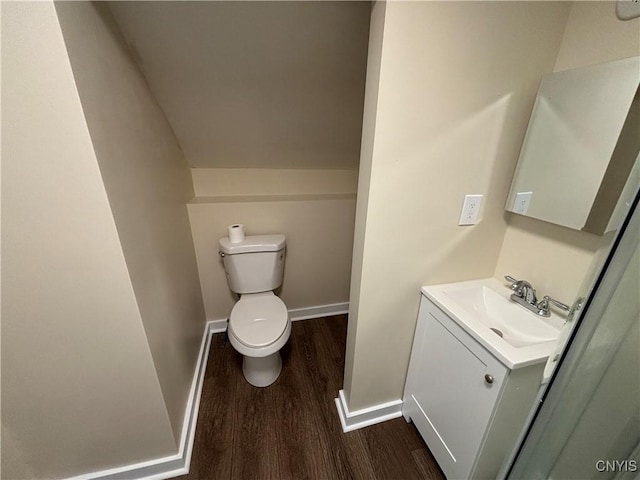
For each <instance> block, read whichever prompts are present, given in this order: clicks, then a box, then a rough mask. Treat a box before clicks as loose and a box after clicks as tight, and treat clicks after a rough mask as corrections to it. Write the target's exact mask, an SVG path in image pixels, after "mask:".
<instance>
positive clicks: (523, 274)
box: [495, 2, 640, 304]
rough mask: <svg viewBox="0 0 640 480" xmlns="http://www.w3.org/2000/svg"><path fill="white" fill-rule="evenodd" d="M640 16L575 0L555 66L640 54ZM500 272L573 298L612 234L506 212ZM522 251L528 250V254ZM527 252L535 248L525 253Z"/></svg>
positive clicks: (563, 67) (542, 290)
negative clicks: (621, 17)
mask: <svg viewBox="0 0 640 480" xmlns="http://www.w3.org/2000/svg"><path fill="white" fill-rule="evenodd" d="M638 38H640V18H636V19H634V20H629V21H625V22H623V21H620V20H618V19H617V18H616V14H615V3H613V2H573V4H572V6H571V11H570V14H569V18H568V21H567V26H566V29H565V32H564V36H563V38H562V44H561V46H560V50H559V52H558V57H557V59H556V62H555V67H554V71H562V70H567V69H570V68H577V67H583V66H586V65H594V64H597V63H603V62H608V61H613V60H619V59H622V58H627V57H631V56H635V55H640V42H639V41H638ZM507 216H508V219H509V220H508V221H509V225H508V227H507V231H506V233H505V237H504V242H503V247H502V250H501V252H500V257H499V258H498V262H497V265H496V271H495V276H496V278H502V276H503V275H505V274H510V275H513V276H515V277H516V278H526V279H527V280H529V281H530V282H532V283H533V285H534V286H535V287H536V288H537V289H538V293H539V294H544V295H550V296H551V297H553V298H557V299H558V300H560V301H562V302H564V303H568V304H571V303H573V301H574V300H575V299H576V296H577V295H578V292H579V291H580V290H581V289H580V287H581V285H582V283H583V280H584V278H585V275H586V274H587V272H589V271H590V270H591V267H590V266H591V262H592V261H593V258H594V254H595V253H596V251H597V250H598V248H599V247H600V245H601V244H602V243H604V244H607V245H608V237H607V238H606V239H603V238H602V237H598V236H595V235H593V234H590V233H586V232H579V231H574V230H570V229H568V228H564V227H560V226H557V225H553V224H550V223H545V222H541V221H539V220H535V219H531V218H527V217H523V216H521V215H516V214H510V213H508V214H507ZM523 252H525V253H524V254H523ZM526 252H531V253H530V254H529V253H526Z"/></svg>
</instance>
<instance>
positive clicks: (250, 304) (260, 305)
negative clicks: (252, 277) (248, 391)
mask: <svg viewBox="0 0 640 480" xmlns="http://www.w3.org/2000/svg"><path fill="white" fill-rule="evenodd" d="M227 332H228V335H229V342H230V343H231V345H232V346H233V348H235V349H236V350H237V351H238V353H240V354H242V355H243V359H242V373H243V374H244V377H245V379H246V380H247V382H249V383H250V384H251V385H253V386H255V387H267V386H269V385H271V384H272V383H273V382H275V381H276V380H277V378H278V376H279V375H280V372H281V370H282V358H281V356H280V349H281V348H282V347H283V346H284V345H285V343H287V340H289V336H290V335H291V320H289V314H288V312H287V307H286V305H285V304H284V302H283V301H282V300H280V298H278V297H277V296H276V295H274V293H273V292H262V293H250V294H245V295H242V296H241V297H240V300H239V301H238V302H237V303H236V304H235V305H234V307H233V310H231V316H230V318H229V328H228V330H227Z"/></svg>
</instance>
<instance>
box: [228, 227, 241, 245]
mask: <svg viewBox="0 0 640 480" xmlns="http://www.w3.org/2000/svg"><path fill="white" fill-rule="evenodd" d="M243 240H244V225H242V224H241V223H236V224H235V225H229V241H230V242H231V243H240V242H241V241H243Z"/></svg>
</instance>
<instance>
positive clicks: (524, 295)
mask: <svg viewBox="0 0 640 480" xmlns="http://www.w3.org/2000/svg"><path fill="white" fill-rule="evenodd" d="M504 278H505V279H506V280H507V281H508V282H511V290H513V293H512V294H511V297H510V298H511V300H513V301H514V302H516V303H517V304H518V305H522V306H523V307H524V308H526V309H527V310H530V311H532V312H533V313H535V314H536V315H540V316H541V317H548V316H550V315H551V311H550V309H549V305H550V304H553V305H555V306H556V307H558V308H560V309H562V310H566V311H568V310H569V309H570V307H569V305H565V304H564V303H562V302H559V301H558V300H554V299H553V298H551V297H550V296H548V295H545V296H544V297H543V298H542V300H540V302H538V299H537V297H536V290H535V289H534V288H533V286H532V285H531V284H530V283H529V282H527V281H526V280H516V279H515V278H513V277H511V276H509V275H505V276H504Z"/></svg>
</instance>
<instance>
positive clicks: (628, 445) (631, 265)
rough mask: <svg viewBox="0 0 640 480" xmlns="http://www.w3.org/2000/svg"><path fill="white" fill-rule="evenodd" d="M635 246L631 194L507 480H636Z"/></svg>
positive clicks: (639, 323)
mask: <svg viewBox="0 0 640 480" xmlns="http://www.w3.org/2000/svg"><path fill="white" fill-rule="evenodd" d="M639 243H640V211H639V208H638V196H636V199H635V202H634V204H633V206H632V208H631V213H630V214H629V216H628V217H627V219H626V221H625V222H624V225H623V226H622V228H621V232H620V234H619V235H618V237H617V239H616V241H615V243H614V246H613V248H612V250H611V252H610V254H609V256H608V259H607V261H606V263H605V266H604V268H603V270H602V272H601V273H600V275H599V277H598V279H597V281H596V283H595V286H594V288H593V290H592V294H591V295H590V296H589V298H588V299H587V301H586V303H585V307H584V312H583V314H582V316H581V318H580V319H579V325H577V326H576V328H574V331H573V332H572V333H571V336H570V337H569V341H568V344H567V345H568V347H567V348H566V349H565V350H564V352H563V353H562V355H561V357H560V360H559V361H558V362H557V363H558V367H557V369H556V371H555V372H554V373H553V375H552V377H551V380H550V382H549V387H548V388H547V390H546V392H545V393H544V394H543V396H542V401H541V403H540V405H539V407H538V409H537V412H536V413H535V414H534V417H533V421H532V423H531V425H530V427H529V430H528V432H527V434H526V436H525V438H524V441H523V443H522V444H521V446H520V449H519V451H518V452H517V454H516V457H515V461H514V463H513V465H512V467H511V469H510V471H509V472H508V475H507V476H508V478H514V479H520V478H523V479H573V478H575V479H581V480H583V479H592V478H594V479H596V478H597V479H599V478H614V479H626V478H629V479H630V478H638V477H639V473H640V257H639V255H640V253H639V247H638V245H639Z"/></svg>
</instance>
